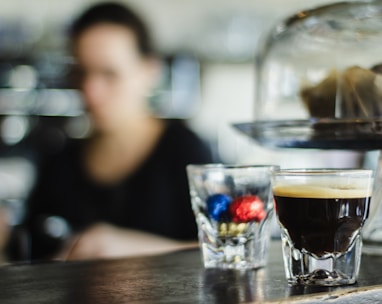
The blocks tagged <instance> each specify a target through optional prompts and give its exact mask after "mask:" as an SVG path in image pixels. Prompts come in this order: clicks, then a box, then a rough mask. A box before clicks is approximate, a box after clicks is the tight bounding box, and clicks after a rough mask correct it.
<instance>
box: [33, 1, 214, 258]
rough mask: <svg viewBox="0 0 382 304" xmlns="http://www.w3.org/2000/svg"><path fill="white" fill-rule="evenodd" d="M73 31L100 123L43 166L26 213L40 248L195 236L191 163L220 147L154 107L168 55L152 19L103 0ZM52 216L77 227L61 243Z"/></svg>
mask: <svg viewBox="0 0 382 304" xmlns="http://www.w3.org/2000/svg"><path fill="white" fill-rule="evenodd" d="M70 38H71V46H72V50H73V55H74V57H75V58H76V60H77V67H78V75H79V82H78V84H79V89H80V90H81V92H82V95H83V99H84V105H85V108H86V110H87V112H88V115H89V117H90V119H91V121H92V126H93V132H92V134H91V136H90V137H89V138H88V139H86V140H77V141H74V140H73V141H70V142H69V143H68V145H67V146H66V147H65V149H64V150H63V151H61V152H60V153H58V154H57V155H54V156H53V157H50V158H49V159H47V160H46V161H44V163H43V165H42V166H41V168H40V170H39V177H38V180H37V183H36V186H35V188H34V190H33V191H32V193H31V196H30V199H29V202H28V212H27V217H26V226H27V228H28V229H29V231H30V233H31V235H32V258H46V257H54V256H57V255H55V254H58V256H59V257H62V258H65V259H90V258H100V257H101V258H103V257H116V256H127V255H132V254H146V253H157V252H163V251H168V250H173V249H177V248H183V247H185V246H187V245H188V244H189V241H190V240H195V239H196V237H197V232H196V225H195V220H194V218H193V214H192V209H191V207H190V203H189V193H188V185H187V178H186V173H185V166H186V165H187V164H189V163H207V162H211V156H210V153H209V151H208V149H207V148H206V147H205V146H204V145H203V143H202V142H201V140H200V139H199V138H198V137H197V136H196V135H195V134H194V133H192V132H191V131H190V130H189V129H188V128H186V127H185V125H184V124H183V123H182V122H181V121H177V120H162V119H158V118H156V117H154V116H153V115H151V113H150V111H149V110H148V108H147V97H148V95H149V93H150V91H151V89H152V88H153V86H154V85H155V83H156V80H157V77H158V75H159V68H158V67H159V65H158V60H157V58H156V57H155V52H154V49H153V46H152V43H151V40H150V37H149V33H148V32H147V29H146V26H145V25H144V23H143V22H142V21H141V20H140V19H139V17H138V16H137V15H136V14H135V13H134V12H132V11H131V10H130V9H128V8H127V7H125V6H122V5H119V4H115V3H105V4H98V5H96V6H94V7H92V8H90V9H89V10H87V11H86V12H84V13H83V15H81V16H80V17H79V18H78V19H77V20H76V21H75V22H74V24H73V26H72V28H71V32H70ZM52 217H53V218H55V219H60V220H62V221H64V222H66V223H68V225H69V228H70V230H71V231H72V233H71V237H70V238H69V239H68V240H66V243H65V246H64V247H63V248H61V251H60V252H59V253H57V252H55V251H56V249H57V248H55V246H54V245H51V244H49V243H48V242H47V238H45V237H44V233H43V232H44V231H45V230H46V229H47V228H49V227H47V225H48V226H49V225H50V226H51V225H52V223H54V221H53V222H52V221H51V220H50V221H48V222H47V221H46V219H52ZM56 226H57V225H56ZM61 226H62V225H61ZM58 227H60V225H58ZM50 228H52V227H50ZM54 229H56V230H57V227H56V228H55V227H53V230H54Z"/></svg>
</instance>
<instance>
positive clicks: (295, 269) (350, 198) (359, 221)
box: [272, 169, 373, 286]
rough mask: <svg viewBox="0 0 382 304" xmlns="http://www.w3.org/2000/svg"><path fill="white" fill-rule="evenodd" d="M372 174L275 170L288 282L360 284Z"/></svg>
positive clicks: (273, 181)
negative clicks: (363, 235) (363, 231)
mask: <svg viewBox="0 0 382 304" xmlns="http://www.w3.org/2000/svg"><path fill="white" fill-rule="evenodd" d="M372 175H373V172H372V171H371V170H346V169H345V170H344V169H322V170H317V169H312V170H309V169H304V170H279V171H274V172H273V173H272V190H273V194H274V198H275V209H276V215H277V220H278V222H279V224H280V227H281V237H282V248H283V258H284V266H285V273H286V278H287V280H288V283H290V284H292V285H293V284H304V285H324V286H334V285H347V284H354V283H355V282H356V280H357V276H358V272H359V267H360V263H361V249H362V237H361V230H362V227H363V225H364V222H365V220H366V219H367V217H368V214H369V204H370V198H371V192H372V185H373V178H372Z"/></svg>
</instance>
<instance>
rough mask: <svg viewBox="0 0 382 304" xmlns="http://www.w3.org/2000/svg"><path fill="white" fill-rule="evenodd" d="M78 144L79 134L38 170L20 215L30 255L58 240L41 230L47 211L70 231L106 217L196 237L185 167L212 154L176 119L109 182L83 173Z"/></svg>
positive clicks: (165, 233)
mask: <svg viewBox="0 0 382 304" xmlns="http://www.w3.org/2000/svg"><path fill="white" fill-rule="evenodd" d="M83 144H84V141H82V140H72V141H69V142H68V144H67V145H66V147H65V148H64V149H63V150H62V151H60V152H59V153H56V154H55V155H53V156H50V157H49V158H48V159H45V160H44V161H43V162H42V165H41V168H40V169H39V170H38V178H37V182H36V185H35V187H34V189H33V191H32V193H31V195H30V197H29V200H28V204H27V215H26V220H25V224H26V227H27V229H28V231H29V233H30V235H31V244H32V258H42V257H44V256H47V255H49V254H51V253H52V252H51V251H54V250H57V248H53V247H57V244H55V245H52V244H50V243H52V242H50V241H52V240H49V238H47V237H46V235H44V233H43V232H42V230H44V229H45V228H46V227H43V225H46V223H44V219H46V218H47V217H50V216H59V217H62V218H63V219H65V220H66V221H67V223H68V224H69V226H70V228H71V230H72V231H74V232H75V231H80V230H81V229H84V228H86V227H87V226H89V225H91V224H94V223H96V222H106V223H110V224H113V225H116V226H119V227H126V228H132V229H139V230H142V231H146V232H151V233H155V234H158V235H161V236H165V237H169V238H173V239H179V240H190V239H196V237H197V229H196V224H195V219H194V216H193V213H192V208H191V204H190V198H189V188H188V182H187V175H186V169H185V168H186V165H187V164H191V163H200V164H201V163H209V162H211V161H212V158H211V153H210V151H209V149H208V148H207V147H206V146H205V145H204V143H202V141H201V140H200V139H199V138H198V137H197V136H196V135H195V134H194V133H193V132H191V131H190V130H189V129H188V128H187V127H186V126H184V124H183V123H182V122H181V121H178V120H170V121H168V123H167V127H166V130H165V132H164V133H163V134H162V137H161V139H160V140H159V142H158V144H157V146H156V147H155V149H154V150H153V152H152V153H151V154H150V156H149V157H148V158H147V160H146V161H145V162H144V163H143V165H141V166H140V168H139V169H138V170H136V171H135V173H134V174H132V175H130V176H128V177H126V178H124V179H122V180H121V181H119V182H118V183H116V184H113V185H104V184H99V183H97V182H95V181H94V180H92V179H91V178H90V177H89V176H88V175H87V172H86V171H85V170H84V165H83V163H82V161H81V151H82V147H83ZM120 157H123V155H121V156H120ZM51 228H52V227H51ZM54 229H55V228H54V227H53V230H54ZM57 229H59V228H57ZM49 242H50V243H49ZM53 243H54V242H53Z"/></svg>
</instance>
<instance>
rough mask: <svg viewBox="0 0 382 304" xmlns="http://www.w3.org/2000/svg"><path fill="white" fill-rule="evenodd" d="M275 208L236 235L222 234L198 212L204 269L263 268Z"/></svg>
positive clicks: (266, 256) (265, 261)
mask: <svg viewBox="0 0 382 304" xmlns="http://www.w3.org/2000/svg"><path fill="white" fill-rule="evenodd" d="M272 218H273V212H272V210H271V211H269V212H268V214H267V217H266V218H265V219H264V220H263V221H261V222H260V223H256V222H251V223H247V224H245V225H246V229H245V230H244V231H242V232H238V233H235V234H236V235H235V236H233V235H228V234H226V235H224V236H222V235H219V233H218V230H219V229H218V228H217V227H214V226H212V225H210V222H209V221H208V219H207V218H206V217H204V216H203V215H201V214H200V215H199V217H198V224H199V243H200V248H201V251H202V260H203V265H204V267H205V268H220V269H257V268H261V267H264V266H265V265H266V263H267V258H268V247H269V242H270V224H271V220H272Z"/></svg>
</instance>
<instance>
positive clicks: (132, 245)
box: [57, 223, 197, 260]
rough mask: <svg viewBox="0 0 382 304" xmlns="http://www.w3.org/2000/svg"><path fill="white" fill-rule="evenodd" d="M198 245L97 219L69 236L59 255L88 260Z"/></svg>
mask: <svg viewBox="0 0 382 304" xmlns="http://www.w3.org/2000/svg"><path fill="white" fill-rule="evenodd" d="M195 246H197V243H196V242H177V241H174V240H171V239H167V238H164V237H161V236H157V235H154V234H150V233H146V232H142V231H137V230H132V229H125V228H119V227H116V226H113V225H110V224H106V223H97V224H95V225H93V226H91V227H89V228H88V229H86V230H85V231H83V232H82V233H81V234H78V235H76V236H74V237H73V238H72V239H70V240H69V242H68V244H67V245H66V246H65V248H64V250H63V251H62V252H61V253H60V254H59V255H58V257H57V258H58V259H63V260H86V259H98V258H113V257H123V256H134V255H150V254H158V253H164V252H168V251H173V250H179V249H185V248H189V247H195Z"/></svg>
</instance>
